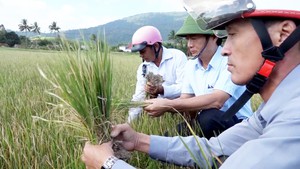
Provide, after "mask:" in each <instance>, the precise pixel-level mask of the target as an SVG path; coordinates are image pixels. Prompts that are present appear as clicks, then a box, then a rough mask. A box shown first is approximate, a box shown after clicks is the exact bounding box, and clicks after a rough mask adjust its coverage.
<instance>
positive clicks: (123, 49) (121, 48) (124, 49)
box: [119, 43, 132, 52]
mask: <svg viewBox="0 0 300 169" xmlns="http://www.w3.org/2000/svg"><path fill="white" fill-rule="evenodd" d="M131 46H132V45H131V43H130V44H129V45H127V46H125V45H121V46H119V51H122V52H131Z"/></svg>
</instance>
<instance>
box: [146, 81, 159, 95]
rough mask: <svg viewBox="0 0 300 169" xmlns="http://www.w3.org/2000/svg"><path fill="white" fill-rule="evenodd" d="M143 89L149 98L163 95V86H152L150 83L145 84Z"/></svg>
mask: <svg viewBox="0 0 300 169" xmlns="http://www.w3.org/2000/svg"><path fill="white" fill-rule="evenodd" d="M144 89H145V92H146V93H149V94H150V96H151V98H156V97H157V96H158V95H159V94H163V86H162V85H154V84H152V83H151V82H147V83H146V85H145V88H144Z"/></svg>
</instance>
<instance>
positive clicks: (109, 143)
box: [103, 141, 113, 147]
mask: <svg viewBox="0 0 300 169" xmlns="http://www.w3.org/2000/svg"><path fill="white" fill-rule="evenodd" d="M103 144H104V145H108V146H110V147H112V145H113V142H112V141H108V142H106V143H103Z"/></svg>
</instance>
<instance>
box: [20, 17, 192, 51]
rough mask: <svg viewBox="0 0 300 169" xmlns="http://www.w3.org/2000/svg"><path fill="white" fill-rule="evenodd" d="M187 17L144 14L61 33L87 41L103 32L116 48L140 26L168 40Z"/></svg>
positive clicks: (48, 34)
mask: <svg viewBox="0 0 300 169" xmlns="http://www.w3.org/2000/svg"><path fill="white" fill-rule="evenodd" d="M186 17H187V13H186V12H162V13H144V14H138V15H134V16H130V17H126V18H123V19H119V20H115V21H112V22H109V23H106V24H104V25H99V26H95V27H90V28H86V29H74V30H67V31H62V32H60V33H62V34H64V36H65V37H66V38H67V39H72V40H75V39H77V40H81V39H82V37H85V39H89V38H90V37H91V35H92V34H95V35H101V36H103V33H104V32H105V38H106V41H107V43H108V44H109V45H112V46H116V45H118V44H128V43H130V42H131V36H132V34H133V33H134V32H135V31H136V30H137V29H138V28H139V27H141V26H144V25H152V26H155V27H157V28H158V29H159V30H160V32H161V34H162V36H163V40H164V41H167V40H168V34H169V33H170V32H171V31H172V30H175V31H177V30H178V29H179V28H180V26H181V25H182V24H183V21H184V19H185V18H186ZM16 33H17V34H19V35H25V33H24V32H16ZM27 36H29V37H31V36H36V34H33V33H27ZM41 36H43V37H45V36H46V37H53V36H57V35H56V34H54V33H43V34H41Z"/></svg>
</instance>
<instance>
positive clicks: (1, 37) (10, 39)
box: [0, 19, 60, 48]
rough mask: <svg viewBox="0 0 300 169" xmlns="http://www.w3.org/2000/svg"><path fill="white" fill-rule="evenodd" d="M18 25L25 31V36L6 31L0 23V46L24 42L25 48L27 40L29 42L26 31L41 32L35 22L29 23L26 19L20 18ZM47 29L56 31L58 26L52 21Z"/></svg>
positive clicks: (11, 45)
mask: <svg viewBox="0 0 300 169" xmlns="http://www.w3.org/2000/svg"><path fill="white" fill-rule="evenodd" d="M18 26H19V30H20V31H21V32H25V36H18V35H17V34H16V33H15V32H14V31H10V32H8V31H6V29H5V27H4V25H0V46H2V45H5V46H6V45H7V46H9V47H14V46H15V45H21V44H22V43H23V42H24V43H23V45H24V46H25V48H27V47H28V42H30V39H29V38H28V37H27V33H28V32H33V33H36V34H41V28H40V27H39V25H38V23H37V22H34V23H33V24H31V25H29V24H28V21H27V19H22V20H21V23H20V24H19V25H18ZM49 30H50V32H51V33H53V32H57V33H58V32H59V30H60V27H58V26H57V23H56V22H54V21H53V22H52V23H51V24H50V25H49Z"/></svg>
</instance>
